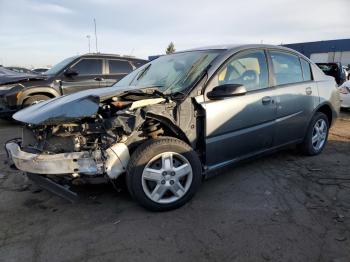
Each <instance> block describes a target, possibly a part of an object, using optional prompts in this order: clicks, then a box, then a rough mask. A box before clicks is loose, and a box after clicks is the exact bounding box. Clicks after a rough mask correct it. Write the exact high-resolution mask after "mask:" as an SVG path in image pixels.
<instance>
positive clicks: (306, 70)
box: [300, 58, 312, 81]
mask: <svg viewBox="0 0 350 262" xmlns="http://www.w3.org/2000/svg"><path fill="white" fill-rule="evenodd" d="M300 61H301V68H302V69H303V77H304V81H311V80H312V75H311V67H310V64H309V62H307V61H306V60H305V59H302V58H301V59H300Z"/></svg>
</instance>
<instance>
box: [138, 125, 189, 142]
mask: <svg viewBox="0 0 350 262" xmlns="http://www.w3.org/2000/svg"><path fill="white" fill-rule="evenodd" d="M142 130H143V133H144V135H145V136H148V137H152V138H156V137H158V136H171V137H176V138H178V139H180V140H182V141H184V142H185V143H187V144H188V145H190V146H191V143H190V142H189V140H188V138H187V137H186V135H185V134H184V133H183V132H182V131H181V130H180V129H179V128H178V127H176V126H175V125H172V124H170V123H167V122H165V121H161V120H159V119H154V118H148V119H147V120H146V121H145V122H144V124H143V126H142Z"/></svg>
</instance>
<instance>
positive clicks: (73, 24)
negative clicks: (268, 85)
mask: <svg viewBox="0 0 350 262" xmlns="http://www.w3.org/2000/svg"><path fill="white" fill-rule="evenodd" d="M349 11H350V1H349V0H333V1H330V0H303V1H300V0H298V1H297V0H266V1H262V0H243V1H238V0H236V1H232V0H173V1H167V0H149V1H147V0H139V1H136V0H76V1H74V0H61V1H51V0H46V1H44V0H8V1H7V0H0V64H4V65H23V66H46V65H52V64H55V63H57V62H59V61H60V60H62V59H64V58H65V57H68V56H72V55H76V54H83V53H86V52H87V51H88V39H87V38H86V35H91V45H92V50H95V44H94V41H95V39H94V25H93V18H96V20H97V34H98V49H99V51H100V52H106V53H117V54H126V55H130V54H131V55H134V56H137V57H141V58H147V57H148V56H149V55H154V54H161V53H164V50H165V48H166V47H167V45H168V44H169V42H170V41H173V42H174V43H175V48H176V49H177V50H183V49H188V48H193V47H198V46H207V45H215V44H229V43H260V42H261V41H263V42H264V43H269V44H281V43H295V42H304V41H318V40H328V39H340V38H349V37H350V27H349V14H350V12H349Z"/></svg>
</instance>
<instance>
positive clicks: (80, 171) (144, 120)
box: [8, 92, 199, 179]
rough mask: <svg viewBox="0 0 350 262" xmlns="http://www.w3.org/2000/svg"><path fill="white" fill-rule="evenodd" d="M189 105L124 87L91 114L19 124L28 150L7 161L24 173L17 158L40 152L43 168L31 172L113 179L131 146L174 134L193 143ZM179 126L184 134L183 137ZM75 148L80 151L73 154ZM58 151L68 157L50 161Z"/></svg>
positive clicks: (193, 123) (194, 123)
mask: <svg viewBox="0 0 350 262" xmlns="http://www.w3.org/2000/svg"><path fill="white" fill-rule="evenodd" d="M189 106H191V107H192V106H194V105H193V103H192V102H191V100H189V101H188V102H187V103H186V101H185V102H184V103H181V106H179V105H178V103H176V102H175V101H173V100H171V99H170V98H169V97H165V96H161V95H159V94H156V95H155V94H148V93H146V92H127V93H123V94H121V95H119V96H113V97H109V98H108V99H105V100H103V101H100V103H99V108H98V110H97V113H96V114H93V115H92V116H90V117H83V118H79V119H75V120H74V121H69V122H66V121H64V120H62V119H56V121H57V122H59V124H53V123H52V121H51V122H50V121H49V122H48V124H39V125H36V124H27V125H26V126H25V127H24V128H23V137H22V141H21V145H20V148H21V149H20V150H22V151H23V152H24V153H28V154H33V155H32V156H31V158H30V157H29V156H26V159H24V160H23V159H21V160H17V163H16V160H13V161H14V162H15V164H16V166H17V167H20V168H19V169H22V170H25V169H26V168H27V171H28V172H29V173H30V171H31V169H30V167H25V166H23V162H26V161H27V162H28V159H29V158H30V159H33V158H35V159H38V157H37V156H40V159H44V158H45V157H46V158H47V159H46V162H45V164H43V166H44V167H42V166H35V167H33V165H32V168H33V169H34V168H35V172H36V173H39V174H40V173H42V174H51V175H61V176H63V175H67V176H69V177H74V178H79V179H83V178H84V177H88V179H90V178H92V177H101V175H102V176H104V177H105V178H107V179H116V178H118V177H119V176H120V175H121V174H122V173H124V172H125V170H126V168H127V164H128V161H129V159H130V155H131V154H132V152H133V151H134V149H135V148H136V147H137V145H138V144H140V143H142V142H143V141H144V140H146V139H150V138H157V137H159V136H176V137H179V138H181V139H183V140H184V141H186V142H188V143H190V142H192V143H196V140H197V139H196V138H197V132H196V127H197V119H196V117H195V115H194V114H191V113H189V112H194V111H193V110H188V109H187V108H188V107H189ZM181 112H182V113H181ZM181 114H182V116H181ZM198 115H199V114H198ZM180 119H181V121H180ZM181 126H182V127H184V129H185V131H186V133H187V134H190V135H187V136H186V135H185V132H184V131H182V129H181ZM191 131H192V132H191ZM190 140H191V141H190ZM8 150H9V149H8ZM16 150H17V149H16ZM18 150H19V149H18ZM22 151H21V153H23V152H22ZM78 153H79V154H81V153H84V154H83V155H79V156H77V154H78ZM72 154H75V155H72ZM12 155H13V154H12ZM59 155H60V156H62V158H65V160H67V159H69V158H70V162H67V163H65V164H62V165H60V164H58V163H62V161H61V162H59V161H58V162H57V164H53V162H54V161H55V160H57V156H59ZM52 157H54V158H55V159H54V160H53V159H52ZM12 158H14V157H12ZM48 159H50V160H48ZM18 161H21V162H18ZM21 165H22V166H21ZM53 165H56V166H57V168H56V166H55V167H54V166H53ZM82 165H85V166H82ZM28 168H29V169H28ZM40 170H41V171H40ZM54 170H56V171H54ZM55 172H56V173H55ZM66 172H67V173H66Z"/></svg>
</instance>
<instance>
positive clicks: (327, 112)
mask: <svg viewBox="0 0 350 262" xmlns="http://www.w3.org/2000/svg"><path fill="white" fill-rule="evenodd" d="M317 112H321V113H323V114H325V115H326V116H327V118H328V122H329V125H331V124H332V120H333V116H332V109H331V108H330V106H329V105H323V106H321V107H320V108H319V109H317Z"/></svg>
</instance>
